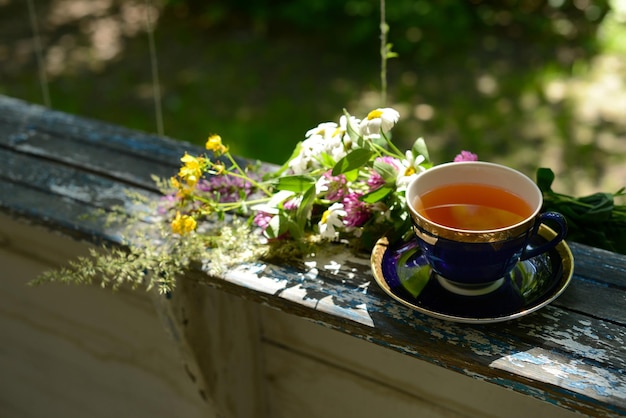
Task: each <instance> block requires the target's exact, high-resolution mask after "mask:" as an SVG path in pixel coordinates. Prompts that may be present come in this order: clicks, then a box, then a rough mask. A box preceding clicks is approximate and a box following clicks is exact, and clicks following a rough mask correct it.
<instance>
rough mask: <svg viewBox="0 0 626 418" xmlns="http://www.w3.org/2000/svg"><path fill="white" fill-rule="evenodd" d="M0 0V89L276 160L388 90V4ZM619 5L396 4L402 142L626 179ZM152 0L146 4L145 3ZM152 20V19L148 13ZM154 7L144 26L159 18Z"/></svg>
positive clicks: (391, 96) (625, 53)
mask: <svg viewBox="0 0 626 418" xmlns="http://www.w3.org/2000/svg"><path fill="white" fill-rule="evenodd" d="M26 3H27V2H25V1H23V0H0V94H6V95H9V96H13V97H18V98H22V99H25V100H28V101H31V102H35V103H44V102H45V99H44V94H43V93H42V86H41V83H40V79H39V78H38V66H37V51H38V49H37V43H36V42H35V41H34V39H35V38H34V36H33V29H36V30H37V31H38V35H39V37H38V38H37V39H38V41H39V43H40V45H41V52H42V55H41V61H42V66H43V67H44V68H45V74H46V88H47V89H48V90H49V97H50V101H49V105H50V106H51V107H52V108H55V109H58V110H62V111H66V112H70V113H74V114H78V115H83V116H87V117H92V118H97V119H101V120H105V121H109V122H113V123H116V124H120V125H124V126H127V127H130V128H135V129H140V130H144V131H148V132H155V131H156V129H157V128H156V122H155V110H154V89H153V84H152V73H151V67H150V60H151V56H150V48H149V41H148V36H147V30H148V29H149V27H150V26H149V25H148V23H150V22H152V23H153V24H154V32H153V34H154V41H155V45H156V55H157V60H158V64H159V67H158V69H159V85H160V89H161V94H162V101H161V103H162V106H163V118H164V128H165V134H166V135H167V136H170V137H173V138H177V139H181V140H185V141H189V142H193V143H196V144H203V143H204V141H205V140H206V137H207V136H208V135H209V134H212V133H218V134H220V135H221V136H222V138H223V139H224V141H225V142H226V143H227V144H228V145H229V146H230V147H231V149H232V150H233V151H234V153H236V154H239V155H242V156H247V157H251V158H258V159H261V160H265V161H270V162H275V163H281V162H282V161H284V159H286V158H287V157H288V156H289V155H290V154H291V150H292V149H293V147H294V146H295V144H296V143H297V142H298V141H301V140H302V139H303V138H304V134H305V132H306V131H307V130H308V129H310V128H312V127H315V126H316V125H317V124H318V123H320V122H325V121H336V120H338V118H339V116H340V115H341V113H342V109H344V108H345V109H347V110H348V111H349V112H350V113H352V114H353V115H355V116H357V117H364V116H365V115H366V113H367V112H368V111H369V110H371V109H373V108H376V107H379V106H381V105H383V103H381V99H380V94H379V93H380V85H381V80H380V74H379V72H380V56H379V48H380V45H379V43H380V41H379V23H380V22H379V19H380V6H379V2H378V0H346V1H336V0H289V1H288V0H261V1H254V2H252V1H247V0H212V1H203V0H161V1H159V0H153V1H147V2H146V1H143V0H97V1H95V0H37V1H34V4H35V6H36V9H35V12H36V15H35V17H36V19H35V21H34V22H35V23H36V27H34V26H33V23H32V19H31V16H30V15H29V10H28V7H27V4H26ZM623 4H624V2H619V1H618V0H500V1H499V0H468V1H458V0H437V1H434V0H431V1H429V0H388V1H387V6H386V13H387V22H388V24H389V26H390V32H389V38H388V41H389V42H390V43H392V44H393V50H394V51H396V52H397V53H398V54H399V56H398V57H397V58H394V59H392V60H390V61H389V62H388V76H387V79H388V82H389V88H388V95H387V103H386V105H388V106H392V107H394V108H396V109H397V110H399V111H400V114H401V120H400V123H399V125H398V126H397V127H396V129H394V140H395V142H396V143H398V144H399V145H400V146H405V147H408V146H410V144H412V142H413V141H414V140H415V139H416V138H417V137H419V136H422V137H424V138H425V139H426V142H427V144H428V146H429V149H430V152H431V157H432V159H433V160H434V161H435V162H445V161H449V160H451V159H452V158H453V157H454V155H455V154H456V153H458V152H459V151H460V150H462V149H466V150H471V151H473V152H476V153H478V155H479V157H480V158H481V159H482V160H490V161H496V162H501V163H504V164H508V165H511V166H513V167H516V168H518V169H520V170H522V171H525V172H526V173H527V174H529V175H534V171H535V170H536V168H538V167H540V166H547V167H551V168H552V169H553V170H554V171H555V172H556V173H557V181H556V183H555V186H554V187H555V189H557V190H559V191H563V192H568V193H579V194H580V193H590V192H592V191H597V190H599V189H603V190H604V191H615V190H617V189H618V188H619V187H621V186H623V185H625V184H626V164H625V163H626V10H625V9H626V7H625V6H624V5H623ZM146 5H148V6H149V7H146ZM148 12H149V13H148ZM148 17H150V19H148Z"/></svg>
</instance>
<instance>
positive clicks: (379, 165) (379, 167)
mask: <svg viewBox="0 0 626 418" xmlns="http://www.w3.org/2000/svg"><path fill="white" fill-rule="evenodd" d="M374 170H375V171H376V172H377V173H378V174H380V176H381V177H382V178H383V180H385V184H392V183H393V184H395V182H396V177H398V171H397V170H396V168H395V167H394V166H392V165H391V164H389V163H386V162H384V161H380V160H376V161H374Z"/></svg>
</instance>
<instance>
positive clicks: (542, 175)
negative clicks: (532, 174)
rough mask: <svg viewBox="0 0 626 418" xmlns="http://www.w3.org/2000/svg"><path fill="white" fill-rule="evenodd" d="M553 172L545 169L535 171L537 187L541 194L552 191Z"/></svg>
mask: <svg viewBox="0 0 626 418" xmlns="http://www.w3.org/2000/svg"><path fill="white" fill-rule="evenodd" d="M554 177H555V176H554V172H553V171H552V170H551V169H549V168H545V167H541V168H538V169H537V186H539V189H540V190H541V191H542V192H544V193H545V192H551V191H552V182H553V181H554Z"/></svg>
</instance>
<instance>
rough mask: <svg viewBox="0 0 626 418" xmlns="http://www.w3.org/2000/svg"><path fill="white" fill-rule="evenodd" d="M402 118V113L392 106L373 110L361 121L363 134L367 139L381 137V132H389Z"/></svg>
mask: <svg viewBox="0 0 626 418" xmlns="http://www.w3.org/2000/svg"><path fill="white" fill-rule="evenodd" d="M398 119H400V113H398V111H397V110H395V109H392V108H390V107H386V108H382V109H376V110H372V111H371V112H370V113H368V115H367V117H366V118H365V119H363V120H362V121H361V124H360V129H361V134H362V135H363V137H364V138H366V139H375V138H380V135H381V134H387V133H388V132H389V131H390V130H391V128H393V127H394V126H395V124H396V123H397V122H398Z"/></svg>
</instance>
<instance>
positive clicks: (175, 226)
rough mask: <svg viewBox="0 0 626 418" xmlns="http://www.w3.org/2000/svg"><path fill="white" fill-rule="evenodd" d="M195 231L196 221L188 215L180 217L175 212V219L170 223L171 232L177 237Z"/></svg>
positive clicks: (178, 213)
mask: <svg viewBox="0 0 626 418" xmlns="http://www.w3.org/2000/svg"><path fill="white" fill-rule="evenodd" d="M195 229H196V220H195V219H194V218H192V217H191V216H189V215H181V214H180V212H176V217H175V218H174V220H173V221H172V232H174V233H175V234H178V235H187V234H188V233H190V232H192V231H194V230H195Z"/></svg>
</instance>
